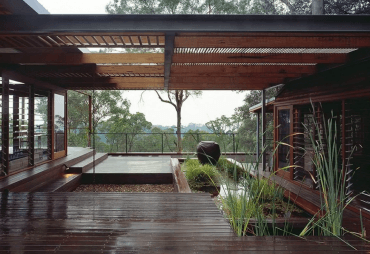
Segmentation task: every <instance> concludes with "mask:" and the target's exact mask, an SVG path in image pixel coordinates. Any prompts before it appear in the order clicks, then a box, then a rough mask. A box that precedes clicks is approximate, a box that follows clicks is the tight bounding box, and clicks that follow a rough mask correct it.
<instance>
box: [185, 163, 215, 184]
mask: <svg viewBox="0 0 370 254" xmlns="http://www.w3.org/2000/svg"><path fill="white" fill-rule="evenodd" d="M185 176H186V179H187V181H188V183H189V186H190V188H192V189H199V188H201V187H203V186H216V185H217V184H218V177H219V173H218V172H217V170H216V167H215V166H212V165H209V164H205V165H202V164H200V163H199V161H198V160H196V159H195V160H192V159H190V160H186V161H185Z"/></svg>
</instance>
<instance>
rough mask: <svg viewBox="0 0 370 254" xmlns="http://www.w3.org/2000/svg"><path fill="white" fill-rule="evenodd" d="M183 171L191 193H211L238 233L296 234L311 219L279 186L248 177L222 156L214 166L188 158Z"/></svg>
mask: <svg viewBox="0 0 370 254" xmlns="http://www.w3.org/2000/svg"><path fill="white" fill-rule="evenodd" d="M182 170H183V171H184V173H185V175H186V177H187V180H188V182H189V186H190V188H191V190H192V192H209V193H211V195H212V196H213V197H214V201H215V203H216V205H217V207H218V208H219V209H220V210H221V212H222V213H223V214H224V216H225V218H226V219H228V220H229V222H230V224H231V226H232V227H233V228H234V230H235V232H236V233H237V234H238V235H263V234H266V235H272V234H274V235H284V234H286V233H287V232H288V231H289V233H295V234H296V233H299V232H300V231H302V230H303V229H304V227H305V226H306V225H307V223H308V222H309V221H310V219H311V218H312V217H311V216H310V215H309V214H308V213H306V212H305V211H304V210H302V209H300V208H299V207H297V206H296V205H294V200H289V199H287V198H285V197H284V195H283V190H282V189H281V188H280V187H278V186H277V185H275V184H272V183H271V182H270V181H269V180H267V179H257V178H253V177H251V176H250V175H249V174H248V173H247V172H246V169H243V168H242V167H239V166H237V165H235V164H233V163H231V162H230V161H228V160H227V159H225V158H220V160H219V162H218V163H217V165H215V166H212V165H201V164H200V163H199V162H198V161H197V160H194V159H190V160H189V159H188V160H187V161H185V162H184V164H183V166H182ZM218 194H219V195H218ZM246 223H247V224H248V225H246ZM261 228H263V229H261Z"/></svg>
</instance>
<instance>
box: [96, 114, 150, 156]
mask: <svg viewBox="0 0 370 254" xmlns="http://www.w3.org/2000/svg"><path fill="white" fill-rule="evenodd" d="M151 127H152V123H150V122H148V121H147V120H146V119H145V115H144V114H143V113H139V112H136V113H135V114H131V113H128V114H127V115H126V116H125V117H121V116H113V117H111V118H110V119H108V120H107V121H104V122H103V123H102V124H101V128H100V129H101V130H102V131H103V132H107V133H108V134H106V136H105V137H106V139H107V143H108V144H109V147H110V148H109V151H110V152H123V151H124V150H126V144H127V151H129V152H131V151H132V150H133V148H134V145H135V144H136V145H137V146H138V145H139V146H140V143H143V142H140V139H141V140H142V139H143V138H142V137H139V138H137V135H138V134H139V133H142V132H144V131H145V130H150V128H151ZM123 134H126V135H123ZM126 139H127V140H126ZM139 150H140V151H144V150H142V149H140V148H139Z"/></svg>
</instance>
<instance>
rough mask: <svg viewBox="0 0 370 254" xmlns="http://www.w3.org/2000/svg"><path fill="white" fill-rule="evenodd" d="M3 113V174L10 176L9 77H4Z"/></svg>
mask: <svg viewBox="0 0 370 254" xmlns="http://www.w3.org/2000/svg"><path fill="white" fill-rule="evenodd" d="M2 79H3V84H2V89H3V91H2V112H1V119H2V121H1V135H2V136H1V139H2V143H1V152H2V156H1V169H2V172H0V173H1V174H6V175H7V174H9V77H8V76H6V75H4V74H3V76H2Z"/></svg>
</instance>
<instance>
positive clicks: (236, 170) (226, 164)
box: [216, 157, 244, 181]
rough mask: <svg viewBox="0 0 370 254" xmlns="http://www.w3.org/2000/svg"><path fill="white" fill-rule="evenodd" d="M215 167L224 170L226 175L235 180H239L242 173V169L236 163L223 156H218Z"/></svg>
mask: <svg viewBox="0 0 370 254" xmlns="http://www.w3.org/2000/svg"><path fill="white" fill-rule="evenodd" d="M216 167H217V168H218V169H220V170H221V171H224V172H226V173H227V176H228V177H229V178H232V179H234V180H235V181H237V180H239V179H240V178H241V177H242V176H243V173H244V169H243V168H242V167H240V166H238V165H236V163H231V162H230V161H228V160H227V159H226V158H225V157H220V159H219V160H218V162H217V164H216Z"/></svg>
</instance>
